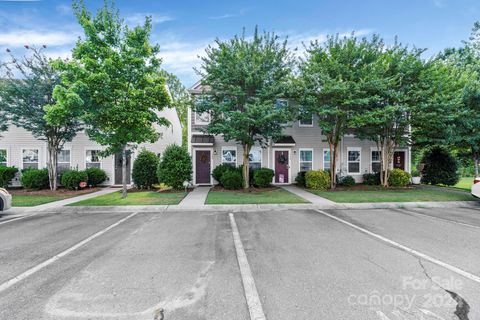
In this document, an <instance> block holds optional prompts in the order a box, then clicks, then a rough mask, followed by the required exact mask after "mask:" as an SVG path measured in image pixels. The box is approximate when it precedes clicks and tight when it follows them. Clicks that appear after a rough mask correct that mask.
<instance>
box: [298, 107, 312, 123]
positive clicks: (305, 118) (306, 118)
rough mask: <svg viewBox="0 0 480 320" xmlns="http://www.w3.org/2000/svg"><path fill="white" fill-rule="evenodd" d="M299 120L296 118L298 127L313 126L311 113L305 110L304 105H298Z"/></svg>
mask: <svg viewBox="0 0 480 320" xmlns="http://www.w3.org/2000/svg"><path fill="white" fill-rule="evenodd" d="M299 110H300V120H298V125H299V126H300V127H313V114H312V113H310V112H308V111H307V110H305V108H304V107H302V106H300V107H299Z"/></svg>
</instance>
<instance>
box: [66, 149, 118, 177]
mask: <svg viewBox="0 0 480 320" xmlns="http://www.w3.org/2000/svg"><path fill="white" fill-rule="evenodd" d="M92 150H93V151H103V150H102V149H101V148H99V147H85V149H84V150H83V165H84V168H85V169H87V151H92ZM70 160H71V154H70ZM98 160H99V161H98V162H89V163H100V169H102V170H103V165H102V158H99V159H98ZM113 169H114V170H113V172H115V161H113Z"/></svg>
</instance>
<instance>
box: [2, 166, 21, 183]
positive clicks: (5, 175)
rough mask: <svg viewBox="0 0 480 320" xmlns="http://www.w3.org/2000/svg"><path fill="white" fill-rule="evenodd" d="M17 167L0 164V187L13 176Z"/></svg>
mask: <svg viewBox="0 0 480 320" xmlns="http://www.w3.org/2000/svg"><path fill="white" fill-rule="evenodd" d="M17 172H18V169H17V168H15V167H5V166H0V188H6V187H8V185H9V184H10V182H11V181H12V180H13V178H15V175H16V174H17Z"/></svg>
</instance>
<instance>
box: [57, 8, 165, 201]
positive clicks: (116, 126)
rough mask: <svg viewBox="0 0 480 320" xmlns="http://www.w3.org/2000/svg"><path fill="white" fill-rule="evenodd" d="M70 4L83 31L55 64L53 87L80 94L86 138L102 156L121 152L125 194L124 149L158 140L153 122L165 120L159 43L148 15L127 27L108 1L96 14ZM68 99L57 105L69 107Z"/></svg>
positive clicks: (127, 150) (125, 169)
mask: <svg viewBox="0 0 480 320" xmlns="http://www.w3.org/2000/svg"><path fill="white" fill-rule="evenodd" d="M73 9H74V13H75V15H76V17H77V20H78V22H79V24H80V26H81V27H82V28H83V30H84V36H83V38H81V39H79V40H78V41H77V44H76V47H75V48H74V49H73V52H72V60H71V61H69V62H67V63H61V64H58V65H57V67H58V68H59V69H60V70H62V71H63V76H62V84H61V86H60V89H58V90H59V91H62V92H64V91H66V92H69V90H70V91H73V92H70V93H69V94H68V95H67V96H71V97H72V98H76V97H75V95H77V96H78V97H81V98H82V100H83V102H84V103H83V105H82V106H81V108H80V109H81V110H80V119H81V120H82V121H83V122H84V123H85V126H86V133H87V135H88V136H89V138H90V139H92V140H93V141H96V142H97V143H99V144H101V145H103V146H105V147H106V148H105V150H104V151H103V155H104V156H106V155H113V154H115V153H119V152H121V154H122V172H123V181H122V183H123V192H122V197H126V196H127V166H126V162H127V161H126V159H127V152H129V149H131V148H135V147H136V146H137V145H138V144H140V143H145V142H150V143H154V142H155V141H157V140H158V139H159V137H160V135H159V133H158V132H157V131H156V130H155V128H154V124H158V125H168V124H169V122H168V121H167V120H166V119H165V118H163V117H160V116H159V113H158V112H159V111H161V110H162V109H164V108H165V107H166V106H167V105H168V104H169V103H170V99H169V96H168V93H167V89H166V86H165V79H164V77H163V76H162V75H161V70H160V64H161V60H160V59H159V58H158V53H159V50H160V48H159V46H158V45H151V44H150V33H151V29H152V19H151V17H146V19H145V23H144V25H143V26H137V27H135V28H133V29H131V28H129V27H128V26H126V24H125V23H124V21H123V20H122V19H121V18H120V17H119V12H118V11H117V10H116V9H115V7H114V5H111V6H110V5H109V4H108V2H107V1H105V3H104V6H103V7H102V8H101V9H100V10H99V11H98V13H97V15H96V16H92V14H91V13H90V12H89V11H87V9H86V7H85V4H84V3H83V1H80V2H75V3H74V5H73ZM68 101H69V99H67V101H66V102H67V103H64V104H62V105H58V106H57V107H58V109H60V110H62V109H69V108H70V106H69V105H68Z"/></svg>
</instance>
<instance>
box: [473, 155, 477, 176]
mask: <svg viewBox="0 0 480 320" xmlns="http://www.w3.org/2000/svg"><path fill="white" fill-rule="evenodd" d="M473 169H474V173H475V178H476V177H478V152H473Z"/></svg>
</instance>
